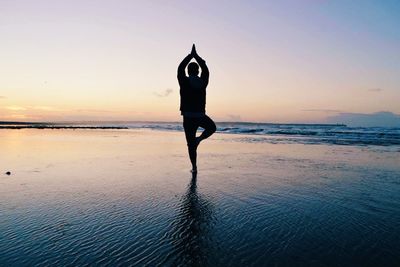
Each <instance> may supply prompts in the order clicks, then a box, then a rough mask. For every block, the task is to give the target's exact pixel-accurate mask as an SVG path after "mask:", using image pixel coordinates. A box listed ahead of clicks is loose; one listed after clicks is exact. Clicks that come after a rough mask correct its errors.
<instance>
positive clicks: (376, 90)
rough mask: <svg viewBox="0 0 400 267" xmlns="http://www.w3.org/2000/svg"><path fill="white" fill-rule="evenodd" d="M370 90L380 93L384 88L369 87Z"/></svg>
mask: <svg viewBox="0 0 400 267" xmlns="http://www.w3.org/2000/svg"><path fill="white" fill-rule="evenodd" d="M367 91H368V92H375V93H379V92H382V91H383V89H382V88H369V89H367Z"/></svg>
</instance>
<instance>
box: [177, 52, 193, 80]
mask: <svg viewBox="0 0 400 267" xmlns="http://www.w3.org/2000/svg"><path fill="white" fill-rule="evenodd" d="M192 58H193V55H192V54H189V55H187V56H186V57H185V58H184V59H183V60H182V62H181V63H180V64H179V66H178V80H179V81H181V80H182V79H183V78H185V77H186V73H185V69H186V66H187V65H188V64H189V62H190V60H191V59H192Z"/></svg>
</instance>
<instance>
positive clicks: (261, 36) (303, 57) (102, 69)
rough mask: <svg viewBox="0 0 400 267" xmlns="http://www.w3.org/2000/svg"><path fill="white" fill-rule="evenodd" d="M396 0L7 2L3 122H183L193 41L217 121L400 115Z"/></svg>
mask: <svg viewBox="0 0 400 267" xmlns="http://www.w3.org/2000/svg"><path fill="white" fill-rule="evenodd" d="M399 14H400V2H399V1H397V0H393V1H392V0H374V1H372V0H352V1H347V0H335V1H328V0H326V1H324V0H319V1H318V0H315V1H311V0H303V1H300V0H293V1H288V0H282V1H273V0H271V1H224V0H222V1H187V0H186V1H121V0H112V1H111V0H110V1H101V0H92V1H89V0H88V1H84V0H79V1H77V0H68V1H67V0H66V1H57V0H46V1H44V0H35V1H30V0H26V1H20V0H0V36H1V43H0V73H1V74H0V77H1V78H0V120H19V121H21V120H22V121H68V120H160V121H178V120H180V115H179V87H178V83H177V80H176V68H177V65H178V64H179V62H180V61H181V60H182V58H183V57H184V56H185V55H187V54H188V53H189V52H190V48H191V45H192V43H196V45H197V50H198V53H199V54H200V56H202V57H203V58H204V59H205V60H206V61H207V64H208V66H209V68H210V72H211V74H210V84H209V87H208V91H207V113H208V114H209V115H211V116H213V117H214V119H215V120H217V121H229V120H242V121H263V122H305V123H308V122H326V121H327V118H329V117H332V116H335V115H336V114H342V113H346V114H347V113H349V114H352V113H357V114H368V113H375V112H381V111H386V112H392V113H395V114H400V104H399V103H400V75H399V74H400V16H399Z"/></svg>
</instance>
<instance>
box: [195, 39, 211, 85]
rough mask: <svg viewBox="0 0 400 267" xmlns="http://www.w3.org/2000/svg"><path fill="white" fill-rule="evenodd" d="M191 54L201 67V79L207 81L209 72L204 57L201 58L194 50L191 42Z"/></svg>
mask: <svg viewBox="0 0 400 267" xmlns="http://www.w3.org/2000/svg"><path fill="white" fill-rule="evenodd" d="M191 54H192V55H193V57H194V59H195V60H196V61H197V63H198V64H199V66H200V68H201V77H200V78H201V79H203V81H205V82H206V83H208V78H209V77H210V72H209V70H208V67H207V65H206V62H205V60H204V59H202V58H201V57H200V56H199V55H198V54H197V51H196V47H195V45H194V44H193V47H192V52H191Z"/></svg>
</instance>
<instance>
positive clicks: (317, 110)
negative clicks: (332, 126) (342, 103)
mask: <svg viewBox="0 0 400 267" xmlns="http://www.w3.org/2000/svg"><path fill="white" fill-rule="evenodd" d="M301 111H307V112H325V113H339V112H342V111H341V110H338V109H302V110H301Z"/></svg>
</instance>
